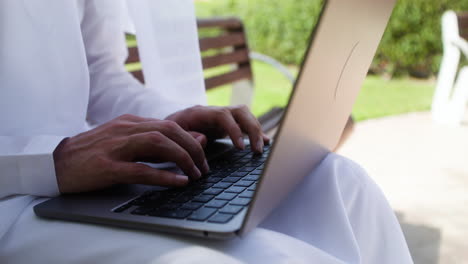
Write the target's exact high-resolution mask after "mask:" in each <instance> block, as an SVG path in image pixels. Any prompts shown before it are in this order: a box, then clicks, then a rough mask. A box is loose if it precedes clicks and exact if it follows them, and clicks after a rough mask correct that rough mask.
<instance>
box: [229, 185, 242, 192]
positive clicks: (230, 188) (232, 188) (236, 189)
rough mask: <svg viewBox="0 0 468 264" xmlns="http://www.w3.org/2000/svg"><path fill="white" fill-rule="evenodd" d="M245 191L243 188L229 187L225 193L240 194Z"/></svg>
mask: <svg viewBox="0 0 468 264" xmlns="http://www.w3.org/2000/svg"><path fill="white" fill-rule="evenodd" d="M244 190H245V187H240V186H231V187H229V188H228V189H226V192H230V193H241V192H243V191H244Z"/></svg>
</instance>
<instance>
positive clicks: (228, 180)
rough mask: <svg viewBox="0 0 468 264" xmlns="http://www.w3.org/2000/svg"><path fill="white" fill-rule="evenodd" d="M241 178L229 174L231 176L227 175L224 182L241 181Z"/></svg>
mask: <svg viewBox="0 0 468 264" xmlns="http://www.w3.org/2000/svg"><path fill="white" fill-rule="evenodd" d="M240 179H241V177H231V176H229V177H226V178H225V179H224V180H223V182H231V183H232V182H237V181H239V180H240Z"/></svg>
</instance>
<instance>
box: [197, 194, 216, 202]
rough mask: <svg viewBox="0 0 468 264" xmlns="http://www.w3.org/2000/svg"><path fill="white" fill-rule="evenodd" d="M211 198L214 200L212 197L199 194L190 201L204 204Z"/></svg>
mask: <svg viewBox="0 0 468 264" xmlns="http://www.w3.org/2000/svg"><path fill="white" fill-rule="evenodd" d="M213 198H214V195H206V194H200V195H198V196H196V197H195V198H193V200H192V201H194V202H201V203H206V202H208V201H210V200H211V199H213Z"/></svg>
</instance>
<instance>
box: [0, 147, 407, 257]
mask: <svg viewBox="0 0 468 264" xmlns="http://www.w3.org/2000/svg"><path fill="white" fill-rule="evenodd" d="M43 200H44V199H40V198H34V197H32V196H19V197H14V198H10V199H8V200H4V201H2V202H0V213H1V214H2V215H7V216H8V218H7V219H6V220H5V219H2V226H3V227H4V228H3V229H4V231H3V236H1V234H0V262H2V263H3V262H4V263H69V264H72V263H115V264H116V263H150V262H151V261H153V260H155V259H157V258H158V257H161V256H162V255H165V254H166V255H165V256H162V258H163V259H164V260H167V259H177V257H175V256H178V257H179V258H191V252H192V247H193V246H203V247H208V248H211V249H214V250H217V251H218V252H223V253H225V254H227V255H229V256H231V257H234V258H236V259H238V260H240V261H243V262H246V263H379V264H386V263H388V264H394V263H399V264H404V263H412V261H411V257H410V255H409V252H408V248H407V246H406V243H405V240H404V237H403V235H402V232H401V229H400V226H399V224H398V221H397V219H396V217H395V215H394V214H393V212H392V210H391V208H390V207H389V205H388V203H387V202H386V200H385V197H384V196H383V195H382V192H381V191H380V189H379V188H378V187H377V185H376V184H375V183H374V182H373V181H372V180H371V179H370V178H369V177H368V176H367V175H366V173H365V172H364V171H363V170H362V169H361V168H359V167H358V166H357V165H356V164H354V163H353V162H351V161H349V160H347V159H345V158H343V157H340V156H338V155H335V154H330V155H329V156H328V157H327V158H326V159H325V160H324V161H323V162H322V163H321V164H320V166H319V167H317V168H316V170H315V171H314V172H313V173H311V174H310V175H309V176H308V177H306V178H305V179H304V181H303V182H302V183H301V184H300V185H299V186H298V187H297V188H296V189H295V190H294V191H293V192H292V193H291V194H290V195H289V196H288V198H287V199H286V200H285V201H284V203H283V204H282V205H281V206H280V207H279V208H277V209H276V210H275V211H274V212H273V214H272V215H271V216H270V217H269V218H267V219H266V220H265V221H264V222H263V223H262V224H261V227H259V228H257V229H255V230H254V231H252V232H251V233H249V234H248V235H247V236H245V237H244V238H237V239H233V240H230V241H209V240H204V239H197V238H188V237H183V236H173V235H166V234H161V233H151V232H143V231H133V230H126V229H120V228H113V227H107V226H98V225H92V224H80V223H73V222H63V221H57V220H46V219H41V218H38V217H36V216H35V215H34V212H33V210H32V208H33V206H34V205H35V204H37V203H38V202H40V201H43ZM6 230H8V231H6ZM70 238H72V239H70ZM181 249H187V250H181ZM174 250H177V251H175V252H173V251H174ZM171 252H172V253H171ZM167 254H170V257H168V256H167ZM197 257H200V258H202V257H203V259H204V260H205V261H204V262H202V263H223V262H222V261H221V260H220V258H222V257H220V256H219V254H209V251H208V252H202V253H200V255H197ZM2 260H4V261H2ZM215 260H216V261H215ZM156 263H157V262H156ZM159 263H161V262H159ZM169 263H171V261H169ZM176 263H177V262H176ZM182 263H184V262H182ZM226 263H229V262H228V261H226Z"/></svg>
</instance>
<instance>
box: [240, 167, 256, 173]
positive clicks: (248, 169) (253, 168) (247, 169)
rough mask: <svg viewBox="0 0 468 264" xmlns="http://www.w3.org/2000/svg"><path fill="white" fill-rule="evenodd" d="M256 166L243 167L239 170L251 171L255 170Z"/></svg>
mask: <svg viewBox="0 0 468 264" xmlns="http://www.w3.org/2000/svg"><path fill="white" fill-rule="evenodd" d="M255 169H256V167H242V168H240V169H239V171H247V172H251V171H253V170H255Z"/></svg>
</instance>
